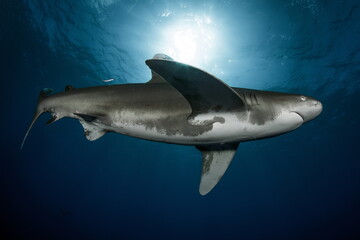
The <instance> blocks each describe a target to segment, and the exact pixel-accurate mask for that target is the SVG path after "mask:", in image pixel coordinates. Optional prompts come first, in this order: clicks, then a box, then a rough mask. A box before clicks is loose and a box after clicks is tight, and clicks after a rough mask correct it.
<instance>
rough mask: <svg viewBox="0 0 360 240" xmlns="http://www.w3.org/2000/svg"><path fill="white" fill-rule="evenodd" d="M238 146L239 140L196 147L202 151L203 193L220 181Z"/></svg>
mask: <svg viewBox="0 0 360 240" xmlns="http://www.w3.org/2000/svg"><path fill="white" fill-rule="evenodd" d="M238 146H239V142H236V143H225V144H216V145H209V146H197V147H196V148H197V149H198V150H199V151H200V152H201V153H202V173H201V181H200V188H199V192H200V194H201V195H205V194H207V193H209V192H210V191H211V189H213V188H214V187H215V185H216V184H217V183H218V182H219V181H220V179H221V177H222V176H223V175H224V173H225V171H226V169H227V168H228V167H229V164H230V163H231V160H232V159H233V157H234V155H235V153H236V150H237V148H238Z"/></svg>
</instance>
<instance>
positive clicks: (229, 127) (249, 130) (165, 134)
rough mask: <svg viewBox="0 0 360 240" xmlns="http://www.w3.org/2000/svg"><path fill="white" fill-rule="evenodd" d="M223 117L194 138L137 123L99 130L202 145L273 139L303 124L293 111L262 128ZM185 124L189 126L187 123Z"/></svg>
mask: <svg viewBox="0 0 360 240" xmlns="http://www.w3.org/2000/svg"><path fill="white" fill-rule="evenodd" d="M223 117H224V119H225V122H224V123H220V122H215V123H213V126H212V128H211V129H210V130H208V131H204V132H203V133H200V134H195V133H194V134H192V135H189V134H184V133H183V132H181V131H179V132H175V131H174V132H172V133H171V134H169V131H168V129H166V128H163V129H159V128H156V127H149V125H147V124H143V123H139V122H138V121H136V120H133V121H119V122H116V123H114V124H112V125H111V126H101V125H99V127H101V128H106V129H108V130H110V131H114V132H117V133H120V134H124V135H129V136H133V137H137V138H142V139H147V140H151V141H158V142H167V143H174V144H183V145H200V144H211V143H225V142H236V141H248V140H254V139H258V138H265V137H271V136H275V135H279V134H282V133H286V132H288V131H291V130H294V129H296V128H297V127H299V126H300V125H301V124H302V123H303V119H302V118H301V117H300V116H299V115H298V114H296V113H293V112H288V113H282V114H280V115H279V116H278V117H277V118H276V119H274V120H271V121H267V122H265V123H264V124H262V125H259V124H253V123H250V121H249V120H248V119H246V118H245V119H243V120H241V121H240V120H239V119H238V118H237V117H236V116H235V114H230V113H229V114H227V115H226V116H223ZM134 118H135V116H134ZM170 124H171V123H170ZM174 124H175V123H174ZM182 124H190V123H188V122H185V123H182ZM172 127H174V126H172Z"/></svg>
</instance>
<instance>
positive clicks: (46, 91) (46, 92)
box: [20, 88, 53, 149]
mask: <svg viewBox="0 0 360 240" xmlns="http://www.w3.org/2000/svg"><path fill="white" fill-rule="evenodd" d="M52 91H53V90H52V89H51V88H44V89H43V90H41V91H40V94H39V98H38V104H37V106H36V110H35V114H34V117H33V119H32V121H31V123H30V126H29V128H28V130H27V131H26V133H25V136H24V139H23V140H22V142H21V147H20V149H22V148H23V146H24V143H25V140H26V138H27V136H28V135H29V132H30V130H31V128H32V126H33V125H34V123H35V122H36V120H37V119H38V118H39V117H40V115H41V114H43V113H44V111H43V109H40V108H39V103H40V102H41V101H42V100H43V99H44V98H46V97H47V96H48V95H49V94H50V93H51V92H52ZM49 122H50V121H49Z"/></svg>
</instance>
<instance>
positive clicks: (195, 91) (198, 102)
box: [146, 59, 245, 125]
mask: <svg viewBox="0 0 360 240" xmlns="http://www.w3.org/2000/svg"><path fill="white" fill-rule="evenodd" d="M146 64H147V65H148V66H149V67H150V69H151V70H152V71H153V72H155V73H157V74H158V75H160V76H161V77H162V78H163V79H164V80H166V81H167V82H168V83H169V84H170V85H172V86H173V87H174V88H175V89H176V90H178V91H179V92H180V93H181V94H182V95H183V96H184V97H185V99H186V100H187V101H188V102H189V104H190V106H191V108H192V113H191V115H190V116H189V122H190V124H193V125H194V124H195V125H197V123H199V124H200V125H204V124H207V123H211V122H216V121H217V120H219V119H215V121H214V118H215V117H221V116H222V113H224V112H228V111H234V110H236V111H239V110H240V111H241V110H243V109H245V103H244V102H243V101H242V99H241V98H240V97H239V95H238V94H237V93H236V92H235V91H234V90H233V89H232V88H231V87H229V86H228V85H227V84H226V83H224V82H222V81H221V80H220V79H217V78H216V77H214V76H212V75H210V74H209V73H207V72H204V71H202V70H200V69H198V68H195V67H192V66H189V65H186V64H183V63H179V62H175V61H173V60H167V59H149V60H146ZM198 115H201V117H198ZM196 118H198V119H200V118H201V120H200V121H196V120H195V121H194V119H196Z"/></svg>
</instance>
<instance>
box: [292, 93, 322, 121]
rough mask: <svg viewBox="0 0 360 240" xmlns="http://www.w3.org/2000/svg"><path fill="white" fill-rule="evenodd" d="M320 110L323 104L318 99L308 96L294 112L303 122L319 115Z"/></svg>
mask: <svg viewBox="0 0 360 240" xmlns="http://www.w3.org/2000/svg"><path fill="white" fill-rule="evenodd" d="M322 110H323V105H322V104H321V102H320V101H319V100H316V99H313V98H310V99H309V100H307V101H306V103H305V104H304V105H302V106H301V107H299V108H298V109H297V111H296V113H297V114H299V115H300V116H301V117H302V118H303V119H304V123H305V122H308V121H310V120H312V119H314V118H316V117H317V116H319V115H320V113H321V112H322Z"/></svg>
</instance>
